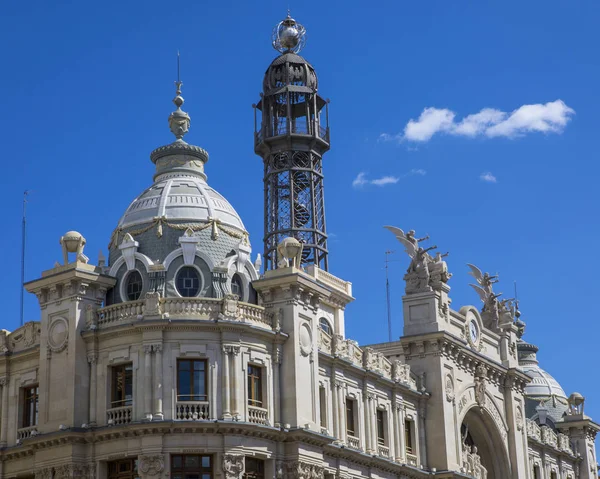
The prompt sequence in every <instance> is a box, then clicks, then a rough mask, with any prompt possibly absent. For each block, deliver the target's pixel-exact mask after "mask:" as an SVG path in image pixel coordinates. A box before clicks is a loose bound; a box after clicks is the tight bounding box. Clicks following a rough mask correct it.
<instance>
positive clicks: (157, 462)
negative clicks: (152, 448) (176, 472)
mask: <svg viewBox="0 0 600 479" xmlns="http://www.w3.org/2000/svg"><path fill="white" fill-rule="evenodd" d="M138 468H139V470H140V471H141V472H142V473H143V474H147V475H148V476H156V475H158V474H160V473H161V472H162V471H163V470H164V469H165V460H164V458H163V457H162V455H160V454H157V455H154V456H139V462H138Z"/></svg>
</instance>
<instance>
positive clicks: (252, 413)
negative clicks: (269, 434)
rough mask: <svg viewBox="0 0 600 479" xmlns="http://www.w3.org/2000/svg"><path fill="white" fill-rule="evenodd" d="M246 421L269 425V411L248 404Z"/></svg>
mask: <svg viewBox="0 0 600 479" xmlns="http://www.w3.org/2000/svg"><path fill="white" fill-rule="evenodd" d="M248 422H251V423H252V424H263V425H265V426H268V425H269V411H268V410H266V409H264V408H262V407H257V406H248Z"/></svg>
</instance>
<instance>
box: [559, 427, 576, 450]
mask: <svg viewBox="0 0 600 479" xmlns="http://www.w3.org/2000/svg"><path fill="white" fill-rule="evenodd" d="M558 448H559V449H560V450H561V451H565V452H568V453H570V454H573V449H571V441H570V440H569V436H567V435H566V434H563V433H562V432H559V433H558Z"/></svg>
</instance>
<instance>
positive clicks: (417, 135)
mask: <svg viewBox="0 0 600 479" xmlns="http://www.w3.org/2000/svg"><path fill="white" fill-rule="evenodd" d="M454 116H455V115H454V113H453V112H451V111H450V110H446V109H443V110H439V109H437V108H425V109H424V110H423V113H421V116H420V117H419V119H418V120H417V121H415V120H410V121H409V122H408V123H407V124H406V126H405V127H404V138H406V139H407V140H412V141H428V140H430V139H431V137H432V136H433V135H435V134H436V133H437V132H438V131H446V130H448V129H449V128H451V127H452V125H453V124H454Z"/></svg>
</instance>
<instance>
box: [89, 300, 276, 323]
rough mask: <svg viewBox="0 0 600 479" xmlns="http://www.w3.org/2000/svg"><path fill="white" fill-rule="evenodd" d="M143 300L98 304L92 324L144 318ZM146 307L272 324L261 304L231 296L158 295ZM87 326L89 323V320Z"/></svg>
mask: <svg viewBox="0 0 600 479" xmlns="http://www.w3.org/2000/svg"><path fill="white" fill-rule="evenodd" d="M146 301H147V300H138V301H128V302H126V303H119V304H113V305H111V306H107V307H105V308H100V309H99V310H98V313H97V318H96V324H95V325H94V326H95V327H98V328H101V329H102V328H105V327H109V326H112V325H116V324H122V323H125V322H133V321H141V320H143V319H144V314H145V312H146ZM153 301H154V302H155V301H156V300H155V299H154V300H153ZM148 307H151V308H153V312H152V315H153V317H155V316H156V315H158V316H162V317H165V318H166V317H170V318H171V319H174V318H175V319H176V318H185V319H197V320H205V321H216V320H219V319H222V320H227V321H239V322H242V323H250V324H254V325H256V326H260V327H263V328H268V329H271V328H272V327H273V321H272V319H271V317H270V316H269V315H267V314H266V313H265V309H264V308H263V307H262V306H258V305H255V304H250V303H244V302H242V301H236V300H235V299H232V298H231V297H226V298H224V299H218V298H160V299H159V301H158V310H157V309H156V305H155V304H152V305H149V306H148ZM89 326H92V324H90V325H89Z"/></svg>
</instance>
